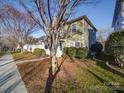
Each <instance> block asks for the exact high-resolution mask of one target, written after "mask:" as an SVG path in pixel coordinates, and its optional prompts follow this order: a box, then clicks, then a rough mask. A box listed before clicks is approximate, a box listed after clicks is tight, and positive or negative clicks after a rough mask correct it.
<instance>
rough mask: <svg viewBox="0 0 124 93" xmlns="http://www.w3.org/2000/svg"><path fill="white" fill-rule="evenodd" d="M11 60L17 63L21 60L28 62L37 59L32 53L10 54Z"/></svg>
mask: <svg viewBox="0 0 124 93" xmlns="http://www.w3.org/2000/svg"><path fill="white" fill-rule="evenodd" d="M11 54H12V56H13V58H14V59H15V60H17V61H21V60H30V59H33V58H37V56H36V55H34V54H33V53H30V52H26V53H11Z"/></svg>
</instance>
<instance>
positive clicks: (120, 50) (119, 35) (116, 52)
mask: <svg viewBox="0 0 124 93" xmlns="http://www.w3.org/2000/svg"><path fill="white" fill-rule="evenodd" d="M105 51H106V53H107V54H109V55H111V56H114V57H115V60H116V62H117V63H118V65H119V66H121V67H124V60H123V59H124V30H120V31H116V32H113V33H112V34H111V35H110V36H109V38H108V39H107V41H106V43H105Z"/></svg>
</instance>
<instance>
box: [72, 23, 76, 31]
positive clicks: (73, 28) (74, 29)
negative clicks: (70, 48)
mask: <svg viewBox="0 0 124 93" xmlns="http://www.w3.org/2000/svg"><path fill="white" fill-rule="evenodd" d="M71 29H72V33H73V32H76V24H72V27H71Z"/></svg>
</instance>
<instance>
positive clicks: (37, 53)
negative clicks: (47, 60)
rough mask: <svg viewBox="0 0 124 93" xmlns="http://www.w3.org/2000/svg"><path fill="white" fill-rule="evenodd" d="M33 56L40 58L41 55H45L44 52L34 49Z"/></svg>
mask: <svg viewBox="0 0 124 93" xmlns="http://www.w3.org/2000/svg"><path fill="white" fill-rule="evenodd" d="M33 53H34V54H35V55H38V56H41V55H46V52H45V50H44V49H40V48H36V49H35V50H34V52H33Z"/></svg>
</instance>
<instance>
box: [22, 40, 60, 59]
mask: <svg viewBox="0 0 124 93" xmlns="http://www.w3.org/2000/svg"><path fill="white" fill-rule="evenodd" d="M23 48H24V49H25V50H27V51H29V52H34V50H35V49H36V48H40V49H44V50H45V52H46V54H47V55H50V50H49V49H45V44H44V43H43V42H42V44H37V45H28V44H26V45H25V46H24V47H23ZM56 56H57V57H61V56H62V51H61V49H60V46H58V48H57V53H56Z"/></svg>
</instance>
